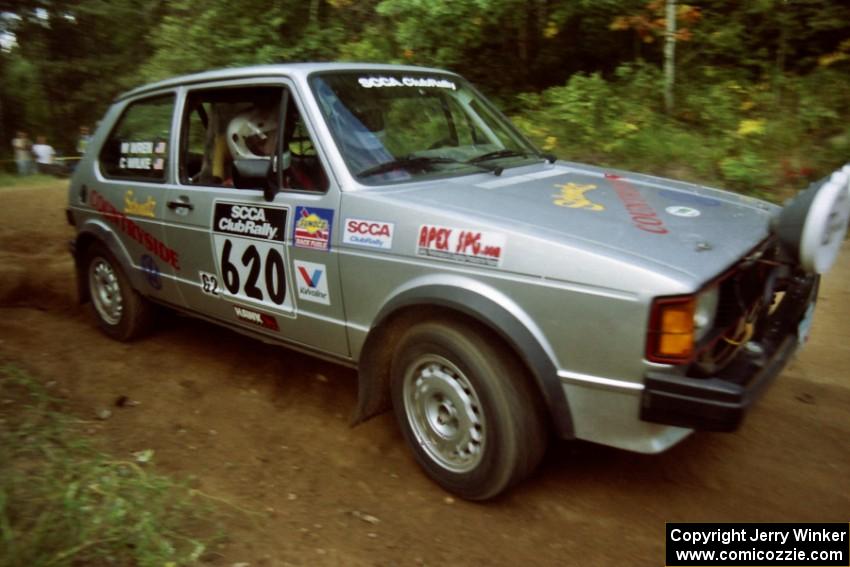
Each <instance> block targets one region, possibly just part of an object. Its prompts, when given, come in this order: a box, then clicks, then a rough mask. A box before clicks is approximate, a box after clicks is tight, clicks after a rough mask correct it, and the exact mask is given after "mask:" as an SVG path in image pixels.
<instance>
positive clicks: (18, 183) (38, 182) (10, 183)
mask: <svg viewBox="0 0 850 567" xmlns="http://www.w3.org/2000/svg"><path fill="white" fill-rule="evenodd" d="M59 184H63V185H66V186H67V184H68V179H67V178H62V177H54V176H52V175H41V174H38V175H25V176H20V175H15V174H8V173H2V172H0V189H5V188H10V187H37V186H42V185H59Z"/></svg>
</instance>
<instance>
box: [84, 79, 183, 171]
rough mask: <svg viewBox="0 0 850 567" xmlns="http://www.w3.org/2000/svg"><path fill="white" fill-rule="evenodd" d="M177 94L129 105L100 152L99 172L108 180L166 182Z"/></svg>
mask: <svg viewBox="0 0 850 567" xmlns="http://www.w3.org/2000/svg"><path fill="white" fill-rule="evenodd" d="M173 113H174V95H165V96H158V97H154V98H149V99H144V100H140V101H136V102H134V103H132V104H130V105H129V106H128V107H127V108H126V109H125V110H124V113H123V114H122V115H121V118H120V119H119V120H118V124H116V125H115V128H113V129H112V132H111V133H110V134H109V138H107V140H106V143H105V144H104V145H103V149H102V150H101V152H100V170H101V172H102V173H103V175H105V176H107V177H115V178H118V179H128V180H137V181H153V182H163V181H165V171H166V169H167V167H168V141H169V135H170V134H171V117H172V114H173Z"/></svg>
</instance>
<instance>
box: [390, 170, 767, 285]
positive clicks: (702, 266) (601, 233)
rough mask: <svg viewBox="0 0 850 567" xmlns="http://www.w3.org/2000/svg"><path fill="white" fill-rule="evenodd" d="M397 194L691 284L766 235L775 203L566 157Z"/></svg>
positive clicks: (422, 185) (728, 263)
mask: <svg viewBox="0 0 850 567" xmlns="http://www.w3.org/2000/svg"><path fill="white" fill-rule="evenodd" d="M401 192H402V193H403V196H402V195H398V197H400V198H403V200H404V201H405V202H406V203H407V204H408V205H419V206H427V207H433V208H436V209H438V210H440V211H441V212H443V213H445V214H452V213H454V214H452V216H455V215H459V216H462V217H470V218H469V221H468V222H475V223H476V224H478V223H481V224H485V225H490V226H492V227H493V228H494V229H498V230H501V231H504V232H508V233H511V232H514V233H516V232H519V233H522V234H525V235H529V236H532V237H535V238H537V239H545V240H549V241H555V242H558V243H562V244H566V245H568V246H571V247H576V246H578V247H582V248H591V249H593V250H594V251H595V252H598V253H603V254H608V255H609V256H613V257H620V258H623V257H628V259H629V261H631V262H635V261H640V262H641V263H644V264H652V265H654V266H656V268H657V267H660V266H664V267H666V268H667V269H668V271H673V272H678V273H679V275H680V276H681V275H687V276H689V277H688V279H694V280H696V281H697V282H704V281H707V280H709V279H711V278H713V277H714V276H716V275H717V274H718V273H719V272H721V271H723V270H724V269H726V268H728V267H729V266H731V265H732V264H734V263H735V262H736V261H737V260H739V259H740V258H741V256H742V255H744V254H745V253H746V252H748V251H749V250H751V249H752V248H753V247H755V246H756V245H757V244H758V243H759V242H761V241H762V240H764V239H765V238H766V237H767V236H768V234H769V228H768V224H769V219H770V217H771V216H772V215H774V214H775V213H776V212H777V211H778V210H779V207H776V206H775V205H771V204H769V203H766V202H764V201H760V200H758V199H753V198H750V197H745V196H742V195H737V194H734V193H729V192H727V191H721V190H718V189H712V188H709V187H703V186H698V185H693V184H689V183H681V182H677V181H672V180H668V179H662V178H657V177H652V176H647V175H640V174H635V173H629V172H623V171H616V170H604V169H601V168H595V167H589V166H584V165H579V164H570V163H564V162H558V163H556V164H541V165H537V166H531V167H522V168H515V169H511V170H506V171H505V172H504V173H503V175H502V176H498V177H497V176H492V175H475V176H464V177H458V178H453V179H450V180H445V179H443V180H439V181H434V182H428V183H417V184H416V185H415V186H408V187H407V188H405V189H403V190H402V191H401ZM462 220H466V219H462ZM458 222H461V221H458ZM506 252H507V254H510V243H509V242H508V244H507V246H506ZM671 275H672V274H671Z"/></svg>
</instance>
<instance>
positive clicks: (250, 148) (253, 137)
mask: <svg viewBox="0 0 850 567" xmlns="http://www.w3.org/2000/svg"><path fill="white" fill-rule="evenodd" d="M276 134H277V118H276V117H275V116H274V113H266V112H263V111H261V110H258V109H256V110H252V111H247V112H242V113H240V114H237V115H236V116H234V117H233V118H232V119H231V120H230V124H228V125H227V147H228V148H230V154H231V155H232V156H233V159H246V158H249V159H250V158H253V159H256V158H269V157H270V156H271V155H272V154H274V151H275V148H274V145H273V144H274V140H275V139H276Z"/></svg>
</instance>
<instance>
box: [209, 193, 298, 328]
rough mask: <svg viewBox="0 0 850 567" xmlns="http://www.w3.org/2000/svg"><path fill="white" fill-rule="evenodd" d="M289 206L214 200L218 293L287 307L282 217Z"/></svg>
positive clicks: (289, 299)
mask: <svg viewBox="0 0 850 567" xmlns="http://www.w3.org/2000/svg"><path fill="white" fill-rule="evenodd" d="M288 214H289V209H288V208H286V207H273V206H269V205H254V204H246V203H231V202H227V201H216V203H215V208H214V211H213V221H212V223H213V227H212V228H213V254H214V255H215V259H216V267H217V274H216V276H217V277H218V282H216V284H217V285H218V289H219V292H220V295H223V296H225V297H231V298H233V299H237V300H239V301H240V302H246V303H253V304H257V305H262V306H264V307H267V308H270V309H273V310H275V311H284V312H288V313H291V312H292V310H293V305H292V297H291V296H292V294H291V293H289V282H290V277H289V273H288V266H289V262H287V260H286V248H285V246H284V242H285V240H286V221H287V216H288Z"/></svg>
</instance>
